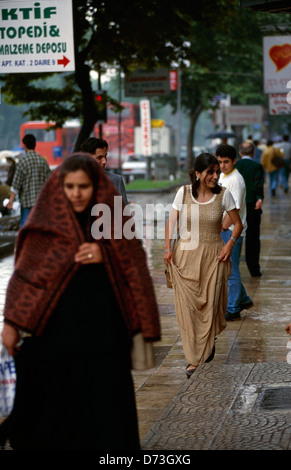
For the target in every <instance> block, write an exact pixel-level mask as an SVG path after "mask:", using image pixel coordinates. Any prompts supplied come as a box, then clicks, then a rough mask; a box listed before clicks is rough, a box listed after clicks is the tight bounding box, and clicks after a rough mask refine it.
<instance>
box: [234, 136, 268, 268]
mask: <svg viewBox="0 0 291 470" xmlns="http://www.w3.org/2000/svg"><path fill="white" fill-rule="evenodd" d="M254 153H255V146H254V144H253V143H251V142H244V143H242V144H241V145H240V148H239V154H240V156H241V159H240V160H238V161H237V163H236V168H237V169H238V171H239V172H240V173H241V174H242V176H243V178H244V180H245V184H246V205H247V225H248V228H247V231H246V239H245V240H246V245H245V254H246V263H247V267H248V270H249V272H250V274H251V276H252V277H258V276H261V275H262V273H261V268H260V263H259V260H260V250H261V242H260V225H261V215H262V205H263V199H264V169H263V166H262V165H261V164H260V163H257V162H254V161H253V157H254Z"/></svg>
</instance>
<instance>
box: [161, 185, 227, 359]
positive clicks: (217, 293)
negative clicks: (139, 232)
mask: <svg viewBox="0 0 291 470" xmlns="http://www.w3.org/2000/svg"><path fill="white" fill-rule="evenodd" d="M184 190H185V191H186V193H185V196H184V206H183V209H182V210H181V212H180V230H179V231H180V238H179V240H178V242H177V244H176V246H175V248H174V257H173V259H174V262H173V263H171V264H170V266H169V271H170V276H171V280H172V286H173V289H174V299H175V310H176V315H177V321H178V326H179V330H180V333H181V338H182V343H183V349H184V354H185V357H186V360H187V361H188V363H189V364H192V365H201V364H203V363H204V362H205V360H206V359H207V358H208V357H209V356H210V354H211V352H212V348H213V346H214V342H215V337H216V336H217V335H218V334H219V333H221V331H223V330H224V329H225V328H226V320H225V311H226V307H227V291H228V285H227V281H228V277H229V275H230V271H231V261H230V260H229V261H227V262H219V261H218V255H219V254H220V252H221V250H222V248H223V246H224V242H223V241H222V238H221V235H220V233H221V223H222V217H223V207H222V198H223V194H224V191H225V188H223V189H222V191H221V192H220V193H219V194H215V195H213V198H212V199H211V200H210V201H208V202H206V203H199V202H197V201H195V199H194V198H193V197H192V195H191V190H192V188H191V185H187V186H185V187H184Z"/></svg>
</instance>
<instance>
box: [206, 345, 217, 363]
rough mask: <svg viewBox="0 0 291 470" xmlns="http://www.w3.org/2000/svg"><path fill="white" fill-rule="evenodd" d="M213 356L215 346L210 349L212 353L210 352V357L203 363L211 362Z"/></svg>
mask: <svg viewBox="0 0 291 470" xmlns="http://www.w3.org/2000/svg"><path fill="white" fill-rule="evenodd" d="M214 356H215V345H214V346H213V348H212V351H211V354H210V356H209V357H208V358H207V359H206V361H205V362H211V361H212V359H213V358H214Z"/></svg>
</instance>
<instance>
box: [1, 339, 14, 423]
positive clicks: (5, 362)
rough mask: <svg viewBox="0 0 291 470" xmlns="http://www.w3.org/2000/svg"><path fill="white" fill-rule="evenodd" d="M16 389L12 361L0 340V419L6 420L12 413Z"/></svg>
mask: <svg viewBox="0 0 291 470" xmlns="http://www.w3.org/2000/svg"><path fill="white" fill-rule="evenodd" d="M15 387H16V370H15V364H14V359H13V357H12V356H10V354H9V353H8V351H7V349H6V348H5V346H3V344H2V341H1V339H0V418H6V416H9V414H10V413H11V411H12V408H13V403H14V396H15Z"/></svg>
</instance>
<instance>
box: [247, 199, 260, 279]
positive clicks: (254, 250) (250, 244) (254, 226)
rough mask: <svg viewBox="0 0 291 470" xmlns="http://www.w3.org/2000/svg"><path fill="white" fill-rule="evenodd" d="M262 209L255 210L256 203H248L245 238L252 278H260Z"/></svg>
mask: <svg viewBox="0 0 291 470" xmlns="http://www.w3.org/2000/svg"><path fill="white" fill-rule="evenodd" d="M261 215H262V209H257V210H256V209H255V203H254V202H250V203H247V224H248V228H247V231H246V238H245V243H246V245H245V254H246V263H247V267H248V270H249V272H250V274H251V276H260V275H261V271H260V263H259V259H260V251H261V242H260V226H261Z"/></svg>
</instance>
